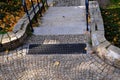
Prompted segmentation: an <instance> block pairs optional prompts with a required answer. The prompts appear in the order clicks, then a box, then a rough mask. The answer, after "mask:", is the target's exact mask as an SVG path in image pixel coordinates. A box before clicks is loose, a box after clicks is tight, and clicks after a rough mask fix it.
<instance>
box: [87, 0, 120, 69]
mask: <svg viewBox="0 0 120 80" xmlns="http://www.w3.org/2000/svg"><path fill="white" fill-rule="evenodd" d="M89 8H90V9H89V10H90V17H91V23H90V27H91V38H92V46H93V47H94V48H95V50H96V52H97V55H98V56H99V57H100V58H101V59H103V60H104V61H105V62H107V63H108V64H110V65H113V66H115V67H118V68H120V48H118V47H116V46H113V45H112V44H111V43H110V42H108V41H107V40H106V38H105V36H104V25H103V24H104V23H103V19H102V16H101V11H100V8H99V5H98V2H97V1H90V7H89Z"/></svg>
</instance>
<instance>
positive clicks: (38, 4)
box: [37, 0, 42, 17]
mask: <svg viewBox="0 0 120 80" xmlns="http://www.w3.org/2000/svg"><path fill="white" fill-rule="evenodd" d="M37 6H38V8H39V13H40V16H41V17H42V12H41V11H42V10H41V7H40V2H39V1H38V0H37Z"/></svg>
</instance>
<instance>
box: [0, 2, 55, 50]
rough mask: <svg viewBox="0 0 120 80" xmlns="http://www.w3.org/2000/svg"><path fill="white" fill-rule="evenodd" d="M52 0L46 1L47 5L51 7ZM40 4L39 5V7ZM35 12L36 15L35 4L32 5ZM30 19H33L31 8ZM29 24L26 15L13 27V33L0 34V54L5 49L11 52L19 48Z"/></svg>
mask: <svg viewBox="0 0 120 80" xmlns="http://www.w3.org/2000/svg"><path fill="white" fill-rule="evenodd" d="M52 4H53V0H48V5H49V6H52ZM41 5H42V4H40V6H41ZM34 7H35V10H36V11H35V12H36V13H37V12H38V11H39V8H38V7H37V4H35V5H34ZM29 13H30V18H31V19H33V17H34V16H35V14H34V12H33V8H31V9H30V10H29ZM28 24H29V20H28V18H27V15H26V14H24V16H23V17H22V18H21V19H20V20H19V21H18V23H17V24H16V25H15V26H14V29H13V31H11V32H7V33H6V34H0V44H2V46H0V52H1V51H5V50H6V49H8V50H11V49H15V48H16V47H18V46H20V45H21V44H22V43H23V42H24V40H25V39H26V37H27V33H26V29H27V26H28Z"/></svg>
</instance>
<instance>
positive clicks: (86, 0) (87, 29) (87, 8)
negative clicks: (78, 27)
mask: <svg viewBox="0 0 120 80" xmlns="http://www.w3.org/2000/svg"><path fill="white" fill-rule="evenodd" d="M85 6H86V21H87V22H86V26H87V28H86V31H89V28H88V13H89V12H88V11H89V2H88V0H85Z"/></svg>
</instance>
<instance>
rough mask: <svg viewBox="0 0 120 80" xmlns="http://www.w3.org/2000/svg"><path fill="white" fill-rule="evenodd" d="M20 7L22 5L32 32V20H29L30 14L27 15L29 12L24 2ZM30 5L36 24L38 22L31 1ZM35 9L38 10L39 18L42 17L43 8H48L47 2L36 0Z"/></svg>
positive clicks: (23, 0) (23, 1)
mask: <svg viewBox="0 0 120 80" xmlns="http://www.w3.org/2000/svg"><path fill="white" fill-rule="evenodd" d="M22 5H23V8H24V11H25V12H26V14H27V17H28V19H29V24H30V29H31V31H32V32H33V31H34V30H33V27H32V19H31V18H30V13H29V10H28V8H27V4H26V1H25V0H22ZM31 5H32V9H33V12H34V14H35V16H34V18H35V20H36V22H38V20H37V13H36V9H35V6H34V3H33V0H31ZM37 7H38V9H39V11H38V12H39V14H40V16H42V10H44V11H45V7H48V4H47V0H37Z"/></svg>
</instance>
